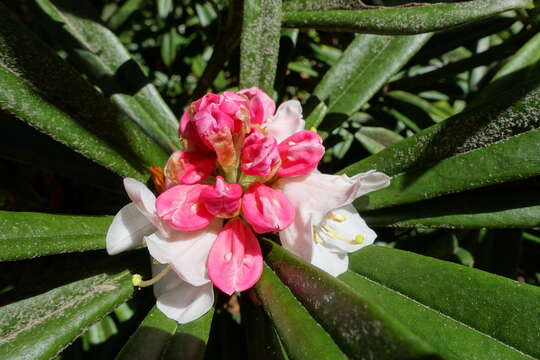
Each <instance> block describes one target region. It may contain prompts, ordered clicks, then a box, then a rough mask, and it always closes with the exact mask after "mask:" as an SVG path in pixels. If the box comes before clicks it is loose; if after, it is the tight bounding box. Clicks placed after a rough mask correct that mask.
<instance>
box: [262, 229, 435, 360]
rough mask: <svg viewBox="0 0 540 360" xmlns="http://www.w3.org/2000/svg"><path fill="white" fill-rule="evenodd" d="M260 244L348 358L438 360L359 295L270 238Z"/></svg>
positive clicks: (382, 311)
mask: <svg viewBox="0 0 540 360" xmlns="http://www.w3.org/2000/svg"><path fill="white" fill-rule="evenodd" d="M264 246H265V248H266V249H265V250H266V257H265V258H266V262H267V263H268V265H269V266H270V267H271V268H272V270H273V271H274V272H275V273H276V274H277V275H278V276H279V278H280V279H281V280H282V281H283V283H284V284H285V285H286V286H287V287H289V288H290V290H291V291H292V293H293V294H294V296H296V298H297V299H298V300H299V301H300V302H301V303H302V305H304V306H305V308H306V309H307V310H308V311H309V312H310V313H311V315H312V316H313V317H314V318H315V319H316V320H317V321H318V322H319V323H320V324H321V325H322V326H323V328H324V329H325V330H326V331H327V332H328V333H329V334H330V335H331V336H332V338H333V339H334V341H335V342H336V344H338V346H339V347H340V348H341V349H342V350H343V352H344V353H345V354H347V356H348V357H349V358H351V359H366V358H368V359H369V358H372V359H395V358H396V354H399V358H401V359H419V358H422V357H425V358H430V359H431V358H432V359H437V358H438V357H437V356H436V355H435V354H434V351H433V349H432V348H431V347H430V346H429V345H428V344H427V343H425V342H424V341H423V340H421V339H419V338H418V337H416V336H415V335H414V333H413V332H412V331H411V330H409V329H407V328H406V327H404V326H403V325H402V324H401V323H400V322H398V321H397V320H396V319H395V318H394V317H392V316H391V315H390V314H389V313H388V312H387V311H384V310H382V309H381V308H380V307H379V306H378V305H377V304H376V303H374V302H370V301H367V300H366V299H365V298H364V297H363V296H362V294H361V293H355V292H354V291H352V289H351V288H349V287H348V286H346V285H345V284H344V283H342V282H341V281H339V280H337V279H336V278H334V277H333V276H331V275H329V274H327V273H326V272H324V271H322V270H320V269H318V268H315V267H313V266H311V265H309V264H307V263H306V262H304V261H303V260H301V259H299V258H298V257H296V256H294V255H293V254H292V253H290V252H289V251H287V250H285V249H283V248H282V247H281V246H279V245H277V244H275V243H273V242H271V241H268V240H265V241H264ZM286 309H287V308H286ZM289 311H290V310H289ZM430 356H431V357H430ZM323 358H324V357H323Z"/></svg>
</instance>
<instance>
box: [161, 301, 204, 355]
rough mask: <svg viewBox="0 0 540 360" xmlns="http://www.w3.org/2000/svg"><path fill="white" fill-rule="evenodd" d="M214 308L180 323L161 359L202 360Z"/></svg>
mask: <svg viewBox="0 0 540 360" xmlns="http://www.w3.org/2000/svg"><path fill="white" fill-rule="evenodd" d="M213 317H214V308H211V309H210V311H208V312H207V313H206V314H204V315H203V316H202V317H200V318H198V319H197V320H195V321H192V322H190V323H187V324H179V325H178V327H177V328H176V333H175V334H174V335H173V337H172V338H171V341H170V342H169V345H168V346H167V349H166V351H165V353H164V354H163V356H162V357H161V359H165V360H176V359H186V360H187V359H189V360H202V359H203V358H204V355H205V351H206V344H207V343H208V335H209V334H210V326H211V325H212V318H213Z"/></svg>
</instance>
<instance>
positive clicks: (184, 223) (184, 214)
mask: <svg viewBox="0 0 540 360" xmlns="http://www.w3.org/2000/svg"><path fill="white" fill-rule="evenodd" d="M208 187H210V185H201V184H195V185H176V186H173V187H172V188H170V189H169V190H167V191H165V192H164V193H162V194H161V195H159V196H158V198H157V200H156V212H157V215H158V216H159V217H160V219H161V220H163V221H165V222H166V223H168V224H169V225H170V226H171V227H172V228H174V229H176V230H182V231H195V230H200V229H203V228H205V227H206V226H207V225H208V224H210V222H211V221H212V220H213V219H214V216H213V215H212V214H210V213H209V212H208V211H207V210H206V207H205V206H204V203H203V202H202V199H201V196H200V195H201V192H202V191H203V190H204V189H205V188H208Z"/></svg>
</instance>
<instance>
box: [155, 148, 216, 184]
mask: <svg viewBox="0 0 540 360" xmlns="http://www.w3.org/2000/svg"><path fill="white" fill-rule="evenodd" d="M216 166H217V165H216V157H215V156H214V155H212V154H208V153H200V152H187V151H179V150H178V151H175V152H174V153H173V154H172V155H171V156H170V157H169V160H168V161H167V165H166V166H165V175H166V176H167V178H169V179H170V180H171V181H172V182H173V183H175V184H188V185H191V184H195V183H198V182H201V181H203V180H204V179H206V178H207V177H209V176H210V175H211V174H212V172H214V171H215V170H216Z"/></svg>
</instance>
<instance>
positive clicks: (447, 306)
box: [350, 246, 540, 359]
mask: <svg viewBox="0 0 540 360" xmlns="http://www.w3.org/2000/svg"><path fill="white" fill-rule="evenodd" d="M350 259H351V262H350V269H351V270H352V271H354V272H356V273H358V274H359V275H360V276H361V277H362V278H363V279H361V280H360V279H359V282H362V283H364V284H366V295H367V296H369V297H370V298H374V300H375V299H376V300H377V301H380V303H381V305H383V307H385V308H388V307H390V308H393V309H399V310H397V311H396V310H395V312H396V314H397V316H399V318H400V319H402V321H403V322H405V323H407V324H409V325H410V326H414V327H417V331H418V332H422V333H424V334H425V335H428V336H429V337H428V336H426V340H428V341H429V342H431V343H432V344H433V345H434V346H437V347H440V348H447V349H446V350H445V352H446V353H447V354H448V355H449V356H452V357H453V356H456V355H459V356H460V357H457V358H459V359H471V358H478V359H494V358H501V359H514V358H515V359H532V358H535V357H538V356H540V343H539V342H538V331H537V330H538V326H539V324H540V309H539V308H538V306H537V304H538V301H540V289H539V288H538V287H535V286H531V285H527V284H520V283H518V282H516V281H513V280H510V279H506V278H503V277H500V276H496V275H492V274H489V273H486V272H483V271H479V270H476V269H472V268H469V267H467V266H462V265H457V264H453V263H449V262H445V261H441V260H437V259H433V258H430V257H425V256H421V255H417V254H413V253H409V252H406V251H401V250H396V249H391V248H387V247H379V246H369V247H366V248H364V249H362V250H360V251H358V252H356V253H355V254H353V255H352V256H351V257H350ZM381 259H384V261H381ZM368 283H372V284H376V285H378V286H377V287H378V288H379V290H376V291H377V292H379V295H376V297H375V294H374V291H373V290H369V293H370V294H369V295H368V293H367V291H368V290H367V287H373V285H368ZM363 288H364V287H363V286H362V288H361V289H363ZM361 289H359V290H361ZM362 291H363V290H362ZM386 297H388V301H386V300H384V298H386ZM397 298H401V300H397ZM404 300H406V301H404ZM411 300H412V301H411ZM401 303H403V304H405V303H407V304H408V305H403V306H400V304H401ZM412 306H415V307H416V308H417V310H416V311H414V313H415V314H414V316H412V315H413V312H412V311H409V309H411V307H412ZM514 309H519V311H514ZM433 313H436V315H437V316H436V317H438V318H439V321H440V322H439V326H438V327H437V326H435V327H430V329H428V328H426V327H424V326H421V324H422V322H423V320H422V318H424V317H426V318H427V317H428V316H429V317H432V318H433V317H434V316H433V315H434V314H433ZM441 315H442V317H443V318H447V319H453V320H454V321H453V324H452V322H448V321H441V320H443V319H441ZM408 317H410V319H409V320H407V318H408ZM430 321H431V320H430ZM444 323H446V324H448V325H447V326H448V327H449V328H457V327H461V328H462V330H461V331H463V330H464V329H463V328H467V330H468V331H466V332H467V333H468V334H467V335H465V334H463V335H461V336H460V335H459V333H458V332H457V330H456V332H454V333H453V335H450V334H449V333H447V334H444V333H445V331H444V326H445V325H444ZM426 330H428V331H432V332H431V333H427V334H426V333H425V331H426ZM440 330H442V331H440ZM470 330H473V331H470ZM463 332H465V331H463ZM475 332H476V333H477V335H476V336H475V335H473V333H475ZM478 335H481V337H479V336H478ZM482 338H483V339H482ZM435 343H437V345H435ZM452 346H454V348H453V349H452V348H451V347H452ZM456 346H459V348H457V347H456ZM450 354H451V355H450Z"/></svg>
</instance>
